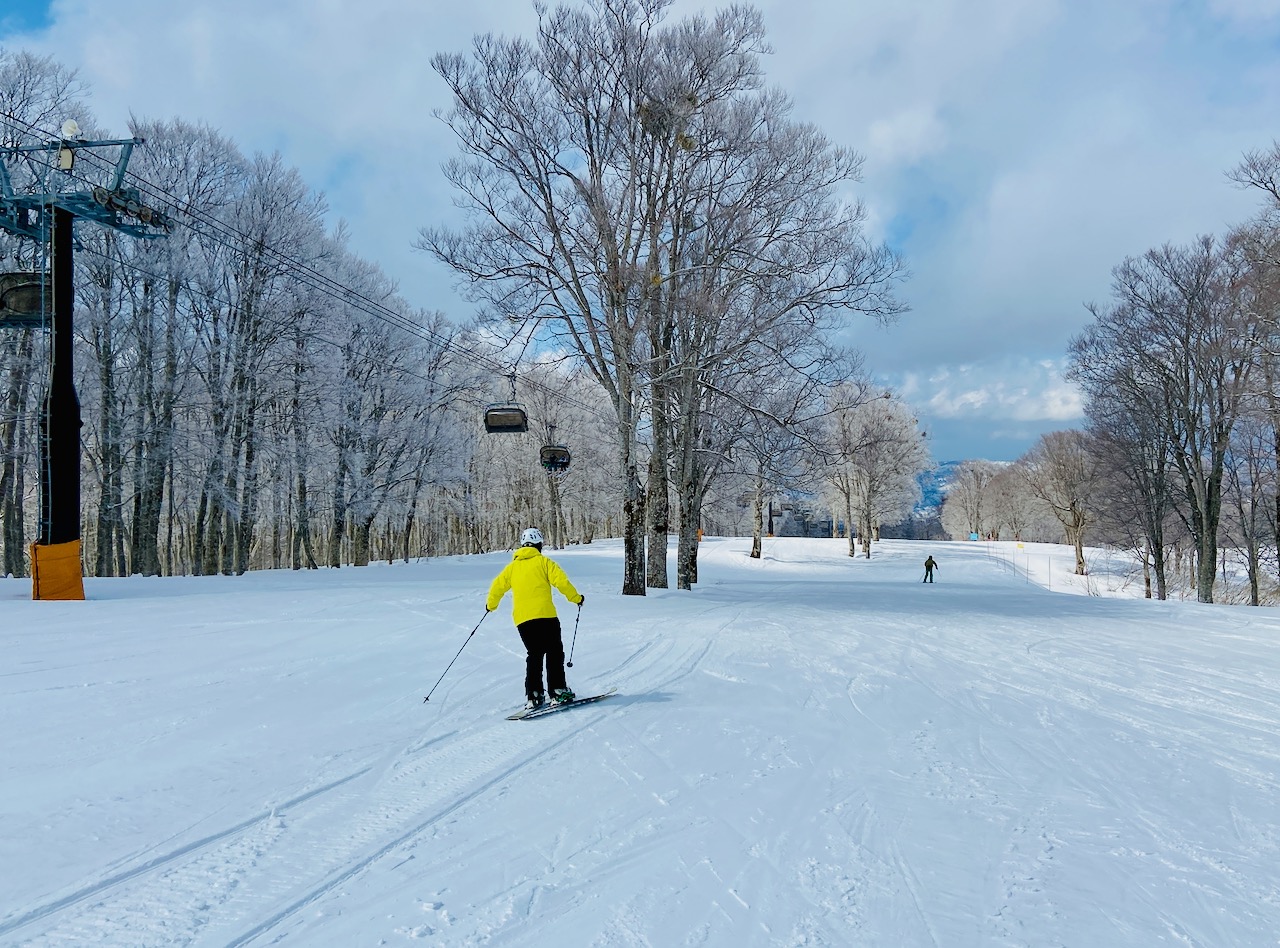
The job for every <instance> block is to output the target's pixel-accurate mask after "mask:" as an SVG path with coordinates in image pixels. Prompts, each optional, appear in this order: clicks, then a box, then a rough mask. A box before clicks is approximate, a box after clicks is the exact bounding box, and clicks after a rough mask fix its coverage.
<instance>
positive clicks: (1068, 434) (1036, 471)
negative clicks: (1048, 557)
mask: <svg viewBox="0 0 1280 948" xmlns="http://www.w3.org/2000/svg"><path fill="white" fill-rule="evenodd" d="M1017 469H1018V471H1019V472H1020V473H1021V474H1022V476H1023V478H1024V479H1025V480H1026V483H1027V486H1028V487H1029V488H1030V489H1031V492H1032V493H1033V494H1035V495H1036V496H1037V497H1038V498H1040V500H1041V501H1043V502H1044V503H1045V504H1046V505H1047V506H1048V507H1049V509H1050V510H1052V511H1053V515H1054V516H1055V517H1056V518H1057V519H1058V522H1059V523H1060V524H1062V529H1063V530H1064V531H1065V533H1066V537H1067V543H1068V544H1070V545H1072V546H1074V547H1075V551H1076V575H1077V576H1083V575H1084V574H1085V572H1086V564H1085V559H1084V535H1085V531H1086V529H1087V528H1088V527H1089V525H1090V523H1092V521H1093V493H1094V490H1095V488H1096V486H1097V478H1098V465H1097V459H1096V458H1095V457H1094V456H1093V454H1092V452H1091V451H1090V450H1089V444H1088V440H1087V438H1086V437H1085V435H1084V433H1083V432H1081V431H1051V432H1049V433H1048V434H1045V435H1041V437H1040V439H1039V440H1038V441H1037V442H1036V443H1035V446H1034V447H1032V449H1031V450H1030V451H1028V452H1027V453H1026V454H1025V455H1023V457H1022V458H1020V459H1019V464H1018V467H1017Z"/></svg>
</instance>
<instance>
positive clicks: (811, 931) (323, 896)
mask: <svg viewBox="0 0 1280 948" xmlns="http://www.w3.org/2000/svg"><path fill="white" fill-rule="evenodd" d="M749 548H750V540H749V539H724V538H713V537H708V538H706V539H704V541H703V544H702V546H701V552H700V556H699V576H700V579H701V581H700V583H699V584H698V585H697V586H696V587H695V589H694V590H693V591H691V592H679V591H676V590H651V591H650V594H649V595H648V596H645V597H634V596H627V597H624V596H622V595H620V594H619V593H618V585H619V581H620V577H621V573H622V547H621V542H620V541H614V540H610V541H603V542H596V543H592V544H589V545H582V546H576V547H573V548H571V549H567V550H564V551H560V552H556V553H554V554H552V555H553V556H554V558H555V559H556V560H557V561H558V562H559V563H561V565H562V566H563V567H564V569H565V571H566V572H567V574H568V575H569V577H570V579H571V580H572V581H573V582H574V583H575V585H576V586H577V587H578V589H579V590H581V591H582V592H583V593H584V594H585V595H586V602H585V604H584V606H583V609H582V611H581V615H580V616H577V612H576V609H574V607H572V606H570V605H568V604H567V603H566V602H565V601H564V600H563V599H561V598H560V597H559V595H558V594H557V596H556V602H557V604H558V606H559V610H560V615H561V620H562V622H563V623H564V627H565V639H566V643H565V644H566V645H570V644H571V643H572V646H571V647H572V656H573V667H572V668H570V669H568V674H569V684H570V685H571V686H573V687H574V688H576V689H577V691H578V692H579V693H595V692H598V691H603V690H605V689H607V688H610V687H616V688H617V689H618V693H617V694H616V695H615V696H614V697H611V698H609V699H606V700H604V701H601V702H599V703H597V704H592V705H585V706H582V707H578V708H572V709H569V710H566V711H559V712H556V713H554V714H551V715H548V716H546V717H543V718H540V719H537V720H532V721H507V720H505V717H506V715H507V714H509V713H511V712H513V711H514V710H516V709H517V708H519V707H520V705H521V704H522V703H523V700H524V689H523V687H522V686H523V673H524V651H523V648H522V647H521V645H520V641H519V638H518V637H517V634H516V631H515V629H514V628H513V627H512V624H511V606H510V597H509V596H508V597H507V598H506V600H505V601H504V602H503V603H502V604H501V605H500V606H499V608H498V609H497V610H496V611H495V612H494V613H492V614H491V615H490V616H488V617H487V618H484V597H485V593H486V591H487V589H488V585H489V581H490V579H491V578H492V577H493V576H494V575H495V574H496V573H497V572H498V571H499V570H500V569H501V567H502V565H503V564H504V563H506V562H507V561H508V559H509V557H510V553H507V552H499V553H491V554H485V555H480V556H467V557H453V558H441V559H435V560H432V561H430V562H412V563H407V564H406V563H397V564H395V565H393V566H387V565H385V564H381V565H374V566H370V567H365V568H351V569H342V570H321V571H299V572H294V571H291V570H279V571H271V570H262V571H255V572H253V573H251V574H248V575H246V576H239V577H228V576H209V577H177V578H166V579H154V578H146V577H140V576H138V577H130V578H127V579H99V578H94V577H87V578H86V579H85V588H86V593H87V595H88V600H87V601H85V602H32V601H31V600H30V581H29V580H22V579H0V610H2V611H3V614H4V616H5V618H6V621H5V622H3V623H0V654H3V655H4V656H5V664H4V667H3V670H2V671H0V681H2V682H3V684H2V685H0V720H2V721H4V722H5V726H4V728H3V729H2V730H0V825H3V826H4V832H3V833H0V893H3V898H0V942H2V943H3V944H5V945H13V946H23V948H46V946H66V945H87V944H93V945H101V946H106V948H125V946H127V948H161V946H163V948H173V946H179V945H189V946H210V948H212V946H219V948H226V946H263V945H283V946H292V945H305V946H308V948H327V946H334V948H338V946H341V948H349V946H375V945H383V946H406V948H407V946H410V945H416V946H430V948H464V946H477V945H486V946H491V948H526V946H530V945H564V946H570V948H641V946H677V945H684V946H696V945H705V946H717V948H718V946H734V948H792V946H795V948H799V946H806V948H848V946H852V945H858V946H863V945H868V946H894V948H929V946H938V945H946V946H951V948H979V946H982V948H997V946H1000V948H1045V946H1051V945H1072V946H1107V948H1148V946H1152V945H1182V946H1194V948H1225V946H1233V948H1254V946H1257V948H1261V946H1274V945H1275V943H1276V932H1277V931H1280V831H1278V830H1277V824H1276V814H1277V812H1280V789H1278V788H1277V784H1276V779H1275V776H1276V773H1277V768H1278V767H1280V650H1278V649H1277V645H1276V643H1277V642H1278V641H1280V617H1278V616H1277V615H1276V611H1275V610H1274V609H1250V608H1248V607H1245V606H1206V605H1200V604H1198V603H1195V602H1193V601H1170V602H1163V603H1162V602H1154V601H1147V600H1143V599H1140V598H1137V597H1138V596H1139V595H1140V586H1141V583H1140V580H1138V579H1137V577H1135V576H1134V575H1132V574H1133V569H1132V563H1125V562H1124V561H1123V560H1120V559H1118V558H1115V557H1114V556H1112V555H1108V554H1106V553H1104V552H1103V551H1101V550H1095V549H1091V550H1089V551H1088V560H1089V564H1090V569H1091V575H1090V576H1089V577H1075V576H1073V575H1072V574H1071V564H1072V560H1073V554H1072V550H1071V549H1070V548H1067V547H1063V546H1049V545H1038V544H1026V545H1021V544H1016V543H1013V542H1008V543H990V544H978V543H937V542H935V543H927V544H926V543H923V542H913V541H884V542H881V543H878V544H877V545H876V546H875V553H874V555H873V557H872V558H871V559H870V560H867V559H863V558H861V557H858V558H850V557H849V556H848V555H846V551H847V547H846V545H845V543H844V541H842V540H832V539H827V540H806V539H798V538H797V539H793V538H780V539H776V540H774V539H767V540H766V541H765V546H764V556H763V558H761V559H759V560H752V559H750V558H749V557H748V556H747V553H748V550H749ZM927 554H932V555H933V556H934V557H935V559H936V560H937V561H938V563H939V568H938V572H937V581H936V582H935V583H934V584H931V585H926V584H924V583H922V582H921V581H920V580H921V572H922V571H921V563H922V562H923V560H924V558H925V556H926V555H927ZM1236 588H1237V589H1238V588H1239V585H1238V583H1237V586H1236ZM1223 591H1224V590H1221V589H1220V590H1219V592H1220V594H1221V593H1222V592H1223ZM575 617H576V618H575ZM473 630H474V632H475V634H474V635H472V634H471V633H472V631H473ZM451 662H452V666H451V665H450V663H451ZM428 694H430V695H431V700H430V702H425V703H424V702H423V700H422V699H423V697H424V696H426V695H428Z"/></svg>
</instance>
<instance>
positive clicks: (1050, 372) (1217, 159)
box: [0, 0, 1280, 461]
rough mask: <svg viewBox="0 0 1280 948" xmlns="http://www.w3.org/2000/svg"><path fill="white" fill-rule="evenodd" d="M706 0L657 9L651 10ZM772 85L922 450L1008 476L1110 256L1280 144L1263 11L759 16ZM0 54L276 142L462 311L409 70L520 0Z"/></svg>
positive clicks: (182, 16) (806, 11) (858, 334)
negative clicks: (879, 297) (885, 296)
mask: <svg viewBox="0 0 1280 948" xmlns="http://www.w3.org/2000/svg"><path fill="white" fill-rule="evenodd" d="M716 6H717V5H715V4H707V3H702V2H698V0H676V2H675V4H674V6H673V7H672V13H671V16H673V17H679V16H687V15H693V14H696V13H699V12H706V11H711V10H714V9H715V8H716ZM757 6H758V7H759V9H760V10H761V11H762V13H763V16H764V19H765V24H766V28H767V30H768V35H769V40H770V43H771V45H772V47H773V52H772V53H771V54H770V55H769V56H768V57H767V58H766V60H765V64H764V65H765V70H766V75H767V79H768V81H769V82H770V83H771V84H773V85H776V86H778V87H780V88H782V89H783V90H785V91H786V92H788V93H789V94H790V95H791V97H792V99H793V100H794V102H795V114H796V115H797V117H799V118H801V119H804V120H807V121H811V122H813V123H815V124H816V125H818V126H819V127H820V128H822V129H823V130H824V132H825V133H826V134H827V135H828V137H829V138H830V139H831V140H832V141H833V142H834V143H836V144H840V145H844V146H848V147H851V148H853V149H855V150H857V151H858V152H860V153H861V154H862V155H863V156H864V157H865V166H864V175H863V181H862V182H861V184H860V185H859V186H858V188H857V189H856V191H854V192H853V194H854V196H856V197H858V198H860V199H861V200H862V201H863V202H864V203H865V204H866V206H867V209H868V213H869V220H868V227H869V232H870V234H871V235H872V236H873V237H874V238H875V239H877V240H882V241H884V242H886V243H888V244H889V245H890V246H892V247H893V248H894V249H895V250H897V251H898V252H900V253H901V254H902V256H903V257H904V259H905V261H906V263H907V266H908V267H909V269H910V271H911V274H912V275H911V278H910V280H909V281H908V282H907V283H905V284H904V285H903V287H902V289H901V296H902V298H903V300H904V301H905V302H906V303H907V304H908V305H909V306H910V307H911V311H910V312H909V313H908V314H906V315H904V316H903V317H902V318H901V319H900V320H899V321H898V322H897V323H896V324H894V325H892V326H890V327H886V328H881V327H879V326H877V325H875V324H873V323H872V322H870V321H869V320H865V319H857V320H854V321H853V322H852V324H851V325H850V327H849V329H848V331H847V333H846V335H845V336H843V337H842V339H841V341H843V342H846V343H848V344H851V345H854V346H856V347H858V348H860V349H861V350H862V351H863V352H864V353H865V354H866V357H867V362H868V366H869V368H870V369H871V370H872V372H873V373H874V375H875V376H876V378H877V379H878V380H879V381H880V382H882V383H883V384H884V385H885V386H887V387H890V388H892V389H894V390H896V391H897V392H899V393H900V394H901V395H902V396H903V397H905V398H906V399H908V400H909V401H910V402H911V404H912V405H913V406H914V407H915V408H916V409H917V412H918V415H919V417H920V420H921V424H922V425H923V427H924V428H925V429H926V431H927V432H928V435H929V438H930V444H931V447H932V450H933V453H934V456H935V458H936V459H937V460H939V461H945V460H957V459H962V458H969V457H985V458H989V459H992V460H1012V459H1014V458H1016V457H1017V456H1019V455H1020V454H1022V453H1024V452H1025V451H1026V450H1027V449H1028V448H1029V447H1030V446H1031V444H1032V443H1033V442H1034V440H1035V439H1036V438H1037V437H1038V436H1039V435H1040V434H1042V433H1043V432H1045V431H1049V430H1053V429H1056V428H1065V427H1072V426H1076V425H1078V424H1080V423H1081V421H1082V419H1081V412H1082V401H1081V397H1080V394H1079V392H1078V391H1077V390H1076V389H1075V388H1074V387H1072V386H1070V385H1068V384H1067V383H1065V382H1064V381H1063V378H1062V372H1063V368H1064V365H1065V355H1066V351H1067V347H1068V345H1069V342H1070V340H1071V338H1072V337H1073V336H1074V335H1075V334H1077V333H1078V332H1079V331H1080V330H1081V329H1083V327H1084V326H1085V325H1086V323H1087V322H1088V319H1089V315H1088V313H1087V311H1086V304H1088V303H1090V302H1105V300H1106V299H1107V297H1108V294H1109V292H1110V275H1111V270H1112V268H1113V267H1114V266H1116V265H1117V264H1119V263H1120V262H1121V261H1123V260H1124V259H1125V258H1126V257H1128V256H1133V255H1138V254H1141V253H1143V252H1144V251H1146V250H1147V249H1149V248H1151V247H1155V246H1159V245H1161V244H1164V243H1166V242H1172V243H1185V242H1188V241H1190V240H1192V239H1193V238H1195V237H1196V236H1198V235H1202V234H1221V233H1224V232H1225V231H1226V230H1227V229H1229V228H1230V227H1232V226H1233V225H1236V224H1239V223H1242V222H1243V221H1245V220H1246V219H1248V218H1249V217H1250V216H1251V215H1252V214H1254V213H1255V212H1256V211H1257V210H1258V209H1259V206H1260V205H1259V202H1258V200H1257V199H1256V198H1255V197H1254V196H1253V195H1251V194H1249V193H1247V192H1242V191H1240V190H1239V189H1237V188H1235V187H1234V186H1233V185H1232V184H1231V183H1230V182H1229V181H1228V180H1227V179H1226V176H1225V173H1226V172H1227V171H1228V170H1229V169H1230V168H1232V167H1233V166H1234V165H1235V164H1237V163H1238V162H1239V160H1240V159H1241V157H1242V155H1243V154H1244V153H1245V152H1247V151H1249V150H1252V149H1260V148H1266V147H1269V145H1270V144H1271V142H1272V141H1273V140H1274V139H1276V138H1278V137H1280V118H1278V117H1280V0H915V2H903V3H892V4H891V3H869V2H850V0H823V2H817V0H813V2H809V3H799V4H798V3H795V2H793V0H762V2H759V3H757ZM4 10H5V12H3V13H0V44H2V45H4V46H6V47H11V48H27V49H31V50H33V51H36V52H40V53H48V54H51V55H54V56H56V57H57V58H58V59H59V60H60V61H62V62H64V63H65V64H67V65H68V66H71V67H74V68H76V69H78V70H79V71H80V74H81V76H82V77H83V78H84V79H85V80H87V81H88V83H89V84H90V86H91V87H92V90H93V98H92V107H93V109H94V110H95V113H96V115H97V117H98V119H99V121H100V123H101V124H102V125H103V127H105V128H106V129H108V130H110V131H111V132H112V133H116V134H121V133H124V132H125V131H126V130H127V129H126V126H127V122H128V118H129V116H130V115H131V114H132V115H136V116H138V117H141V118H149V119H151V118H171V117H175V116H181V117H182V118H185V119H187V120H191V121H204V122H207V123H208V124H210V125H212V126H214V127H215V128H217V129H219V130H220V131H221V132H223V133H224V134H226V135H228V136H230V137H231V138H233V139H234V140H236V141H237V142H238V143H239V144H240V146H241V147H242V148H244V149H245V150H246V151H255V150H261V151H268V152H269V151H273V150H278V151H279V152H280V153H281V155H282V156H283V157H284V158H285V160H286V161H287V162H289V163H290V164H293V165H295V166H296V167H298V168H299V169H300V170H301V171H302V173H303V174H304V176H305V178H306V180H307V181H308V182H309V183H310V184H311V185H312V186H313V187H315V188H317V189H320V190H323V191H324V192H325V194H326V196H327V198H328V203H329V206H330V208H331V213H332V215H333V218H334V220H335V221H337V220H339V219H342V220H345V221H346V222H347V224H348V226H349V228H350V232H351V235H352V244H353V247H354V248H355V250H356V251H357V252H358V253H361V254H362V255H363V256H365V257H367V258H369V259H372V260H375V261H377V262H378V263H380V264H381V265H382V266H383V267H384V269H385V270H386V271H387V272H388V273H389V274H390V275H391V276H392V277H393V278H394V279H396V280H397V281H398V282H399V285H400V288H401V290H402V292H403V293H404V295H405V296H406V297H407V298H408V299H409V300H410V302H411V303H413V304H414V305H416V306H422V307H426V308H428V309H439V310H442V311H443V312H445V313H446V314H448V315H449V316H451V317H453V318H455V319H456V320H458V321H464V320H465V319H466V318H468V317H469V316H470V315H471V314H472V312H473V307H472V306H471V304H470V303H468V302H467V301H466V300H465V298H464V297H463V295H462V294H461V293H460V292H459V290H458V288H457V287H456V285H455V280H454V278H453V276H452V274H451V273H450V272H449V271H448V270H447V269H446V268H444V267H443V266H442V265H441V264H439V263H437V262H436V261H434V260H432V259H430V258H428V257H427V256H426V255H424V254H423V253H422V252H420V251H417V250H414V249H413V247H412V245H413V242H414V240H415V238H416V236H417V233H418V230H419V228H421V227H422V226H425V225H432V226H434V225H436V224H438V223H441V222H444V223H450V222H457V221H458V220H459V218H458V216H457V211H456V210H455V208H454V207H453V195H452V193H451V192H450V190H449V189H448V186H447V185H446V183H445V182H444V179H443V176H442V174H441V172H440V166H441V164H442V163H443V162H444V161H446V160H447V159H448V158H450V157H451V156H453V155H454V154H455V153H456V146H455V144H454V142H453V141H452V140H451V138H450V133H448V131H447V129H445V128H444V126H443V124H442V123H441V122H440V121H439V120H438V119H436V118H435V117H434V115H433V113H434V111H435V110H437V109H445V108H447V107H448V106H449V101H448V97H447V94H446V90H445V88H444V84H443V82H442V81H441V80H440V79H439V77H438V76H436V75H435V73H434V72H433V71H432V70H431V68H430V63H429V60H430V57H431V56H432V55H433V54H434V53H436V52H438V51H442V50H443V51H461V50H465V49H466V48H467V47H468V45H469V43H470V41H471V38H472V37H473V36H475V35H477V34H481V33H485V32H490V31H495V32H500V33H508V34H523V35H530V34H531V32H532V30H533V27H534V24H535V23H536V17H535V13H534V9H533V5H532V3H531V2H530V0H486V2H484V3H473V4H442V3H439V2H427V3H409V2H403V0H400V2H391V0H361V2H358V3H357V2H355V0H274V2H272V3H270V4H262V3H259V2H258V0H184V2H183V3H180V4H177V3H168V2H162V0H113V2H112V3H110V4H104V3H100V2H96V0H52V2H50V3H45V2H33V0H16V3H15V0H6V3H5V6H4Z"/></svg>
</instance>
